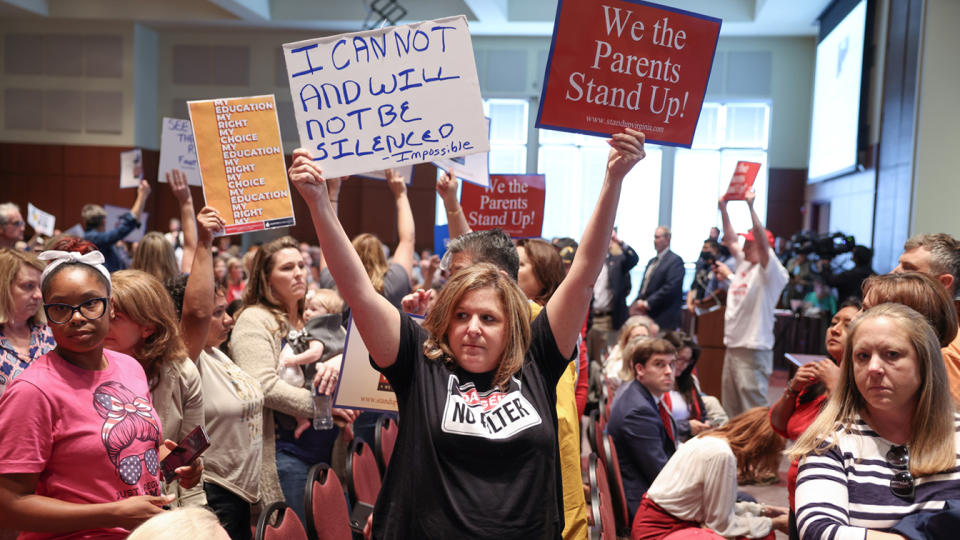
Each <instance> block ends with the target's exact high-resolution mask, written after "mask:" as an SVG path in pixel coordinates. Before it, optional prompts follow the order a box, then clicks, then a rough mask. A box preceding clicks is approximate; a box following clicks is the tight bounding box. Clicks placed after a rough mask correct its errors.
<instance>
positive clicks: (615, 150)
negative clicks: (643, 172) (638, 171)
mask: <svg viewBox="0 0 960 540" xmlns="http://www.w3.org/2000/svg"><path fill="white" fill-rule="evenodd" d="M644 140H645V136H644V134H643V133H642V132H640V131H637V130H635V129H630V128H627V129H625V130H624V131H623V133H614V134H613V137H611V138H610V139H609V140H607V144H609V145H610V147H611V150H610V154H609V155H608V157H607V171H608V172H609V173H610V174H611V175H613V176H615V177H618V178H620V179H622V178H623V177H625V176H626V175H627V173H629V172H630V169H632V168H633V166H634V165H636V164H637V163H638V162H639V161H640V160H642V159H643V158H645V157H646V156H647V153H646V152H645V151H644V149H643V144H644Z"/></svg>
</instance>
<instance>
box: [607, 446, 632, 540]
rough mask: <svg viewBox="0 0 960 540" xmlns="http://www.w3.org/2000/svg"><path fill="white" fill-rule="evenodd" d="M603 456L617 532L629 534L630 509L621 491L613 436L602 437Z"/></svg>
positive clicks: (623, 534) (624, 534)
mask: <svg viewBox="0 0 960 540" xmlns="http://www.w3.org/2000/svg"><path fill="white" fill-rule="evenodd" d="M602 450H603V452H602V453H601V454H600V456H601V457H602V458H603V459H601V461H603V463H604V465H605V466H606V469H607V480H608V481H609V483H610V495H611V500H610V504H611V505H612V507H613V515H614V517H615V518H616V522H617V533H618V534H620V535H621V536H630V511H629V510H628V509H627V508H628V507H627V496H626V494H625V493H624V491H623V477H621V476H620V461H619V460H618V459H617V447H616V446H614V444H613V437H611V436H610V435H607V436H605V437H604V438H603V448H602Z"/></svg>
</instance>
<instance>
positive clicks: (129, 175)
mask: <svg viewBox="0 0 960 540" xmlns="http://www.w3.org/2000/svg"><path fill="white" fill-rule="evenodd" d="M141 178H143V153H142V152H141V151H140V149H139V148H137V149H135V150H129V151H127V152H120V187H121V188H135V187H137V186H139V185H140V179H141Z"/></svg>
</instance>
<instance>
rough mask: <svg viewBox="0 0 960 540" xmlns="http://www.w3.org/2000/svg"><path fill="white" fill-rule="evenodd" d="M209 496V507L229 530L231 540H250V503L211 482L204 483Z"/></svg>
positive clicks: (204, 488)
mask: <svg viewBox="0 0 960 540" xmlns="http://www.w3.org/2000/svg"><path fill="white" fill-rule="evenodd" d="M203 491H204V492H206V494H207V506H209V507H210V509H211V510H213V513H214V514H216V515H217V519H218V520H220V525H223V528H224V529H226V530H227V534H229V535H230V540H250V539H251V538H252V536H253V535H252V534H251V533H250V503H248V502H247V501H245V500H243V499H242V498H240V497H239V496H237V495H236V494H234V493H233V492H232V491H230V490H228V489H224V488H222V487H220V486H218V485H216V484H211V483H209V482H204V483H203Z"/></svg>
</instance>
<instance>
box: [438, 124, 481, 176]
mask: <svg viewBox="0 0 960 540" xmlns="http://www.w3.org/2000/svg"><path fill="white" fill-rule="evenodd" d="M484 120H486V124H487V133H489V132H490V119H489V118H485V119H484ZM433 164H434V165H436V166H437V168H438V169H441V170H443V172H450V169H451V168H452V169H453V172H454V173H455V174H456V175H457V178H459V179H461V180H464V181H466V182H470V183H473V184H477V185H478V186H483V187H490V154H489V152H480V153H479V154H470V155H469V156H463V157H460V158H444V159H438V160H437V161H434V162H433Z"/></svg>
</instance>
